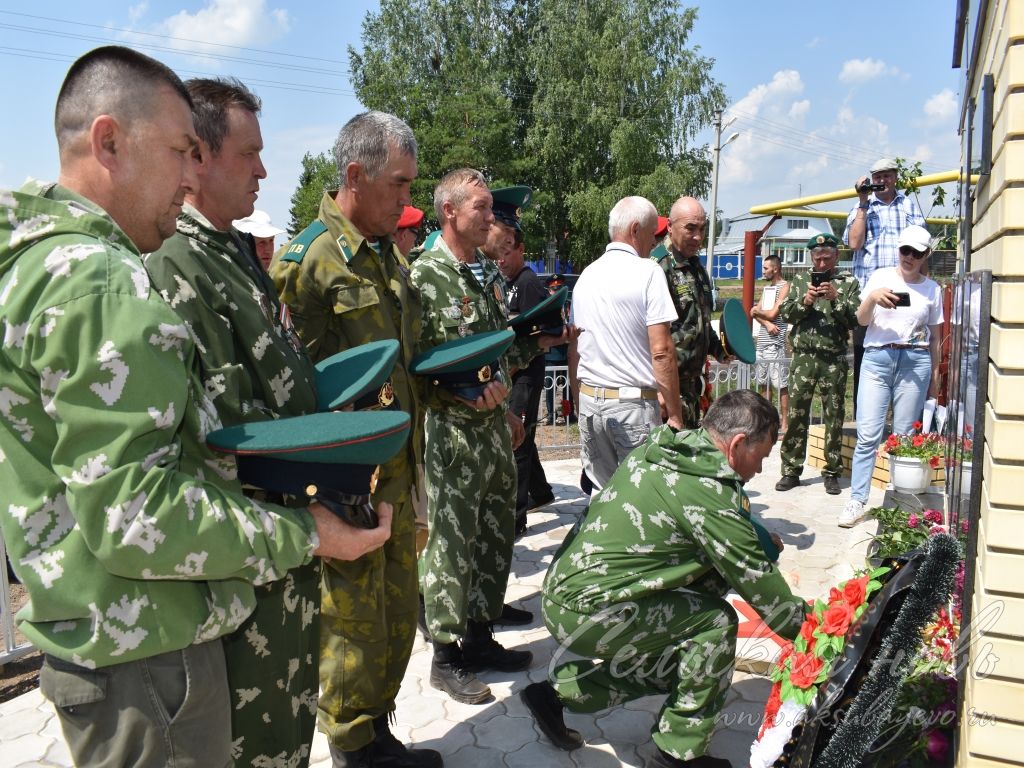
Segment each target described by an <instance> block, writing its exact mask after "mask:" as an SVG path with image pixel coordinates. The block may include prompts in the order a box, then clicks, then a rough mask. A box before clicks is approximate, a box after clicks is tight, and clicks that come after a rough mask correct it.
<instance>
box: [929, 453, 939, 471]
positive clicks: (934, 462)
mask: <svg viewBox="0 0 1024 768" xmlns="http://www.w3.org/2000/svg"><path fill="white" fill-rule="evenodd" d="M928 466H930V467H931V468H932V469H938V468H939V457H938V456H932V457H931V458H930V459H928Z"/></svg>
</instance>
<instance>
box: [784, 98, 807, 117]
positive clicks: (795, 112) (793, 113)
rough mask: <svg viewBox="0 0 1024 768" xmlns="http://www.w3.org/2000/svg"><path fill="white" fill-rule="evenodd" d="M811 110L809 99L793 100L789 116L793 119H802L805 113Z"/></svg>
mask: <svg viewBox="0 0 1024 768" xmlns="http://www.w3.org/2000/svg"><path fill="white" fill-rule="evenodd" d="M810 110H811V100H810V99H801V100H800V101H794V102H793V104H792V105H791V106H790V108H789V116H790V117H791V118H793V119H794V120H803V118H805V117H806V116H807V113H808V112H810Z"/></svg>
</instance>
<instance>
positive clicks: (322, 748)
mask: <svg viewBox="0 0 1024 768" xmlns="http://www.w3.org/2000/svg"><path fill="white" fill-rule="evenodd" d="M544 467H545V470H546V471H547V474H548V479H549V481H550V482H551V483H552V485H553V487H554V490H555V496H556V501H555V502H554V503H553V504H551V505H549V506H548V507H545V508H544V509H542V510H539V511H537V512H534V513H531V514H530V517H529V523H530V527H529V530H528V531H527V533H526V535H525V536H524V537H523V538H522V539H520V541H519V542H518V544H517V546H516V553H515V554H516V557H515V563H514V565H513V569H512V576H511V579H510V582H509V588H508V595H507V599H508V600H509V601H510V602H513V603H516V604H519V605H522V606H523V607H525V608H527V609H529V610H532V611H533V612H534V615H535V620H534V622H533V624H531V625H530V626H527V627H517V628H509V629H505V630H502V631H499V632H498V634H497V638H498V640H499V642H501V643H502V644H504V645H506V646H510V647H516V648H527V649H529V650H531V651H533V655H534V662H533V666H532V667H531V668H530V669H529V670H527V671H525V672H518V673H512V674H500V673H485V674H483V675H481V677H482V679H483V680H484V681H485V682H486V683H487V684H488V685H489V686H490V687H491V690H492V692H493V693H494V699H493V700H492V701H490V702H489V703H485V704H483V705H478V706H470V705H466V704H459V703H457V702H454V701H452V700H451V699H449V698H448V697H447V696H445V695H444V694H442V693H441V692H439V691H436V690H434V689H433V688H431V687H430V683H429V675H430V656H431V654H430V648H429V646H428V645H427V644H426V643H425V642H424V641H423V640H422V639H421V638H420V637H418V636H417V639H416V645H415V647H414V649H413V655H412V660H411V662H410V664H409V669H408V672H407V673H406V676H405V681H404V683H403V685H402V690H401V693H400V695H399V699H398V708H397V712H396V719H397V722H396V725H395V726H394V732H395V735H396V736H398V737H399V738H401V739H403V740H406V741H409V740H412V741H414V742H415V743H416V744H417V745H420V746H424V747H431V748H433V749H437V750H439V751H440V752H441V753H442V754H443V755H444V759H445V765H446V766H447V768H520V767H522V768H527V766H529V767H531V768H532V767H533V766H559V767H561V766H564V768H573V767H574V766H580V767H582V766H586V768H614V767H616V766H630V767H632V768H642V766H644V765H645V764H646V761H647V759H648V758H649V756H650V754H651V752H652V749H653V746H652V744H651V741H650V731H651V728H652V726H653V724H654V718H655V715H656V713H657V712H658V710H659V708H660V705H661V698H660V697H648V698H645V699H640V700H638V701H634V702H630V703H628V704H626V705H624V706H622V707H621V708H619V709H615V710H609V711H607V712H604V713H599V714H598V715H596V716H594V715H575V714H572V713H566V722H567V724H568V725H569V726H570V727H572V728H576V729H577V730H578V731H580V733H581V734H583V737H584V739H586V742H587V743H586V746H585V747H583V748H581V749H579V750H576V751H574V752H571V753H569V752H563V751H561V750H558V749H556V748H554V747H553V746H551V744H550V743H549V742H548V741H547V740H546V739H545V738H544V737H543V736H542V735H541V734H540V731H539V730H538V729H537V728H536V726H535V725H534V723H533V720H532V718H531V717H530V714H529V712H527V711H526V709H525V707H524V706H523V704H522V702H521V701H520V699H519V697H518V692H519V691H520V690H521V689H522V688H523V687H524V686H526V685H527V684H528V683H530V682H533V681H540V680H543V679H545V676H546V675H547V669H548V664H549V662H550V659H551V656H552V654H553V652H554V651H555V649H556V645H555V642H554V640H552V638H551V637H550V635H549V634H548V632H547V630H546V629H545V628H544V626H543V623H542V622H541V620H540V598H539V591H540V586H541V582H542V580H543V578H544V573H545V571H546V570H547V567H548V565H549V563H550V562H551V557H552V555H553V553H554V551H555V549H556V548H557V547H558V545H559V543H560V542H561V541H562V539H563V537H564V536H565V534H566V533H567V532H568V530H569V529H570V528H571V527H572V525H573V524H574V523H575V522H576V519H577V518H578V517H579V516H580V515H581V514H583V512H584V510H585V509H586V503H587V500H586V499H585V498H584V497H583V495H582V494H581V492H580V490H579V488H578V487H577V485H576V483H577V481H578V479H579V461H578V460H575V459H567V460H559V461H546V462H544ZM814 473H815V470H807V471H805V473H804V485H802V486H800V487H798V488H795V489H793V490H791V491H789V492H787V493H779V492H777V491H776V490H775V482H776V481H777V480H778V478H779V458H778V451H777V450H776V451H774V452H773V454H772V456H770V457H769V458H768V459H767V460H766V461H765V465H764V472H763V473H762V474H761V475H759V476H758V477H755V478H754V479H753V480H751V481H750V483H748V485H747V490H748V493H749V494H750V497H751V502H752V505H753V511H754V512H755V514H760V515H761V516H762V517H763V519H764V520H765V522H766V524H767V526H768V528H769V529H772V530H775V531H777V532H778V533H779V534H780V535H781V536H782V539H783V541H784V543H785V545H786V548H785V550H784V551H783V553H782V557H781V559H780V567H781V568H782V570H783V572H784V573H786V574H787V575H788V578H789V579H790V582H791V583H792V584H794V590H795V591H796V592H797V593H798V594H801V595H803V596H805V597H817V596H821V595H824V594H825V593H827V591H828V588H829V587H830V586H831V585H833V584H835V583H837V582H839V581H842V580H843V579H846V578H848V577H849V576H851V575H852V574H853V572H854V570H855V569H856V568H858V567H860V566H861V565H862V564H863V562H864V555H865V551H866V547H867V541H868V537H869V535H870V533H871V532H872V530H873V525H872V524H871V523H870V522H868V523H862V524H861V525H859V526H857V527H856V528H853V529H850V530H844V529H842V528H839V527H837V526H836V524H835V520H836V518H837V516H838V514H839V511H840V510H841V509H842V505H843V503H844V502H845V500H846V498H848V495H849V493H848V490H847V485H848V482H847V481H844V482H843V495H842V496H828V495H826V494H825V491H824V488H823V485H822V481H821V478H820V477H818V476H817V475H816V474H814ZM881 500H882V491H880V490H879V489H877V488H872V490H871V497H870V499H869V506H875V505H877V504H879V503H881ZM743 657H744V652H743V650H742V649H741V653H740V659H739V664H738V667H739V668H740V669H744V668H746V669H763V667H764V660H763V659H755V660H754V661H756V662H757V663H749V664H745V663H744V661H745V659H744V658H743ZM748 661H749V660H748ZM769 688H770V684H769V682H768V681H767V679H766V678H764V677H762V676H760V675H758V674H753V673H750V672H747V671H737V672H736V673H735V675H734V677H733V686H732V688H731V689H730V691H729V693H728V697H727V700H726V708H725V710H724V712H723V713H722V718H721V723H720V725H719V728H718V730H717V732H716V734H715V737H714V740H713V741H712V742H711V748H710V753H711V754H713V755H715V756H717V757H723V758H726V759H728V760H730V761H731V762H732V764H733V765H735V766H743V765H746V764H747V756H748V754H749V749H750V743H751V741H752V740H753V738H754V736H755V735H756V733H757V730H758V728H759V727H760V716H761V712H762V709H763V707H764V702H765V700H766V699H767V698H768V692H769ZM0 764H2V765H3V766H5V767H8V768H29V767H30V766H32V767H35V766H40V767H43V766H45V767H47V768H49V767H51V766H55V767H58V768H64V767H65V766H71V760H70V756H69V755H68V752H67V749H66V747H65V746H64V742H63V739H62V738H61V733H60V727H59V725H58V724H57V720H56V717H55V715H54V713H53V709H52V707H51V705H50V704H49V702H47V701H46V700H44V699H43V698H42V696H41V695H40V694H39V692H38V690H37V691H32V692H30V693H27V694H25V695H23V696H20V697H18V698H17V699H14V700H12V701H9V702H6V703H4V704H0ZM311 765H312V766H313V767H314V768H330V765H331V760H330V756H329V754H328V751H327V742H326V740H325V739H324V737H323V736H322V735H321V734H320V733H317V735H316V737H315V739H314V741H313V747H312V754H311Z"/></svg>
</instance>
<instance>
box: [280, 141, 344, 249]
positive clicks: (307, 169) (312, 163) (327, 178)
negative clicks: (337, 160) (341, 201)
mask: <svg viewBox="0 0 1024 768" xmlns="http://www.w3.org/2000/svg"><path fill="white" fill-rule="evenodd" d="M337 184H338V171H337V169H336V168H335V166H334V159H333V158H332V157H330V155H328V154H327V153H326V152H321V153H320V154H319V155H314V154H312V153H310V152H307V153H306V154H305V155H304V156H303V158H302V173H300V174H299V185H298V187H296V189H295V192H294V193H293V194H292V206H291V208H290V209H289V211H288V213H289V214H290V215H291V217H292V218H291V221H290V222H288V236H289V237H295V235H297V234H299V232H301V231H302V230H304V229H305V228H306V227H308V226H309V223H310V222H311V221H313V219H315V218H316V216H317V213H318V212H319V210H320V200H322V199H323V196H324V192H326V191H327V190H328V189H331V188H332V187H336V186H337Z"/></svg>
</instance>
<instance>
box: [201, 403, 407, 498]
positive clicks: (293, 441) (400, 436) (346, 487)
mask: <svg viewBox="0 0 1024 768" xmlns="http://www.w3.org/2000/svg"><path fill="white" fill-rule="evenodd" d="M409 422H410V419H409V414H407V413H404V412H402V411H377V412H371V411H355V412H351V411H327V412H322V413H310V414H306V415H304V416H293V417H291V418H286V419H270V420H268V421H253V422H248V423H246V424H238V425H235V426H233V427H224V428H223V429H218V430H216V431H214V432H211V433H210V434H209V435H207V437H206V442H207V444H209V446H210V447H211V448H213V449H214V450H215V451H219V452H220V453H230V454H233V455H234V456H235V457H236V459H237V461H238V476H239V479H241V480H242V481H243V482H245V483H249V484H251V485H254V486H256V487H257V488H265V489H266V490H269V491H275V492H277V493H290V494H302V493H304V492H305V488H306V487H307V486H308V485H310V484H313V485H317V486H320V487H323V488H328V489H332V490H337V491H341V492H344V493H349V494H356V495H365V494H367V493H369V492H370V477H371V475H372V474H373V471H374V468H375V467H376V465H378V464H383V463H384V462H386V461H387V460H388V459H390V458H392V457H393V456H394V455H395V454H396V453H398V451H399V450H400V449H401V447H402V445H403V444H404V443H405V441H406V438H407V437H408V435H409Z"/></svg>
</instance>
